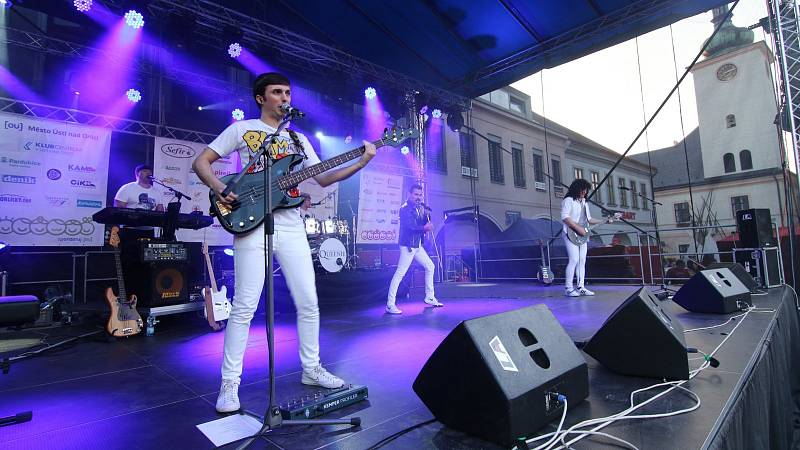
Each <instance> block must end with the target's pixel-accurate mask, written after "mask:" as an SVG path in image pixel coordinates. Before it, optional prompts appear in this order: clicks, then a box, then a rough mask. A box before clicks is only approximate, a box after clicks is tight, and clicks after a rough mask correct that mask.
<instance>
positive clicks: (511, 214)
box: [506, 211, 522, 225]
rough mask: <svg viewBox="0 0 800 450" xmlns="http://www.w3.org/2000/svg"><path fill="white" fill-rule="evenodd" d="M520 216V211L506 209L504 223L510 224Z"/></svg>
mask: <svg viewBox="0 0 800 450" xmlns="http://www.w3.org/2000/svg"><path fill="white" fill-rule="evenodd" d="M520 217H522V213H521V212H519V211H506V225H511V224H513V223H514V222H516V221H517V219H519V218H520Z"/></svg>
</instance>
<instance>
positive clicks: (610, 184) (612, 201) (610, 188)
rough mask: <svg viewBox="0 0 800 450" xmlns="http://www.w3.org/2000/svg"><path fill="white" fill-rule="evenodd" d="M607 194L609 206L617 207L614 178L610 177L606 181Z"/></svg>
mask: <svg viewBox="0 0 800 450" xmlns="http://www.w3.org/2000/svg"><path fill="white" fill-rule="evenodd" d="M606 193H607V194H608V204H609V205H611V206H616V205H617V199H616V196H615V193H614V177H613V176H609V177H608V180H606Z"/></svg>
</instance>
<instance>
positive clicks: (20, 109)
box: [0, 97, 216, 144]
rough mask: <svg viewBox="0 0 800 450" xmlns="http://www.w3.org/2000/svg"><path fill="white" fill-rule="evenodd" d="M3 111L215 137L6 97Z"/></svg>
mask: <svg viewBox="0 0 800 450" xmlns="http://www.w3.org/2000/svg"><path fill="white" fill-rule="evenodd" d="M0 112H5V113H11V114H17V115H20V116H25V117H35V118H38V119H50V120H56V121H59V122H69V123H77V124H81V125H87V126H93V127H99V128H106V129H110V130H112V131H116V132H119V133H128V134H137V135H140V136H148V137H165V138H171V139H180V140H183V141H191V142H198V143H201V144H208V143H209V142H211V141H213V140H214V138H215V137H216V136H215V135H213V134H210V133H203V132H200V131H194V130H187V129H184V128H175V127H169V126H165V125H157V124H154V123H149V122H142V121H138V120H131V119H124V118H121V117H111V116H104V115H101V114H93V113H90V112H86V111H80V110H77V109H68V108H60V107H56V106H50V105H42V104H40V103H33V102H26V101H22V100H16V99H12V98H5V97H0Z"/></svg>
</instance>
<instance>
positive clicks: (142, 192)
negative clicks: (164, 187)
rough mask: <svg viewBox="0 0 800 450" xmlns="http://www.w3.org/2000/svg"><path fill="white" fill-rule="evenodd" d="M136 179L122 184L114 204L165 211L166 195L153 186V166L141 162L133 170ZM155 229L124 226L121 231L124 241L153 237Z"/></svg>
mask: <svg viewBox="0 0 800 450" xmlns="http://www.w3.org/2000/svg"><path fill="white" fill-rule="evenodd" d="M133 173H134V175H135V181H131V182H130V183H127V184H124V185H122V187H120V188H119V190H118V191H117V194H116V195H115V196H114V206H116V207H118V208H133V209H147V210H151V211H164V195H163V193H162V192H161V190H160V189H158V188H157V187H155V186H153V182H152V181H151V179H152V177H153V167H152V166H150V165H148V164H140V165H138V166H136V168H135V169H134V171H133ZM154 236H155V229H154V228H153V227H148V226H137V227H124V228H123V229H122V230H121V232H120V238H121V239H122V240H123V241H127V240H132V239H138V238H153V237H154Z"/></svg>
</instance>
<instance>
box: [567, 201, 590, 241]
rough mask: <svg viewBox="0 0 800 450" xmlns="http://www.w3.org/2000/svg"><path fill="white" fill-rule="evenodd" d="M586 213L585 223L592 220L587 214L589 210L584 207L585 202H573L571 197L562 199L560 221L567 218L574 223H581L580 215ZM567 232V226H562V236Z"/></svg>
mask: <svg viewBox="0 0 800 450" xmlns="http://www.w3.org/2000/svg"><path fill="white" fill-rule="evenodd" d="M583 211H586V221H587V224H588V221H589V220H590V219H591V218H592V215H591V213H590V212H589V208H588V207H586V200H585V199H581V200H574V199H573V198H572V197H564V200H562V201H561V220H562V221H563V220H564V219H566V218H567V217H569V218H570V219H572V220H574V221H575V223H578V224H580V223H581V213H583ZM568 231H569V227H568V226H567V224H566V223H565V224H564V234H565V235H566V234H567V232H568Z"/></svg>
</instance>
